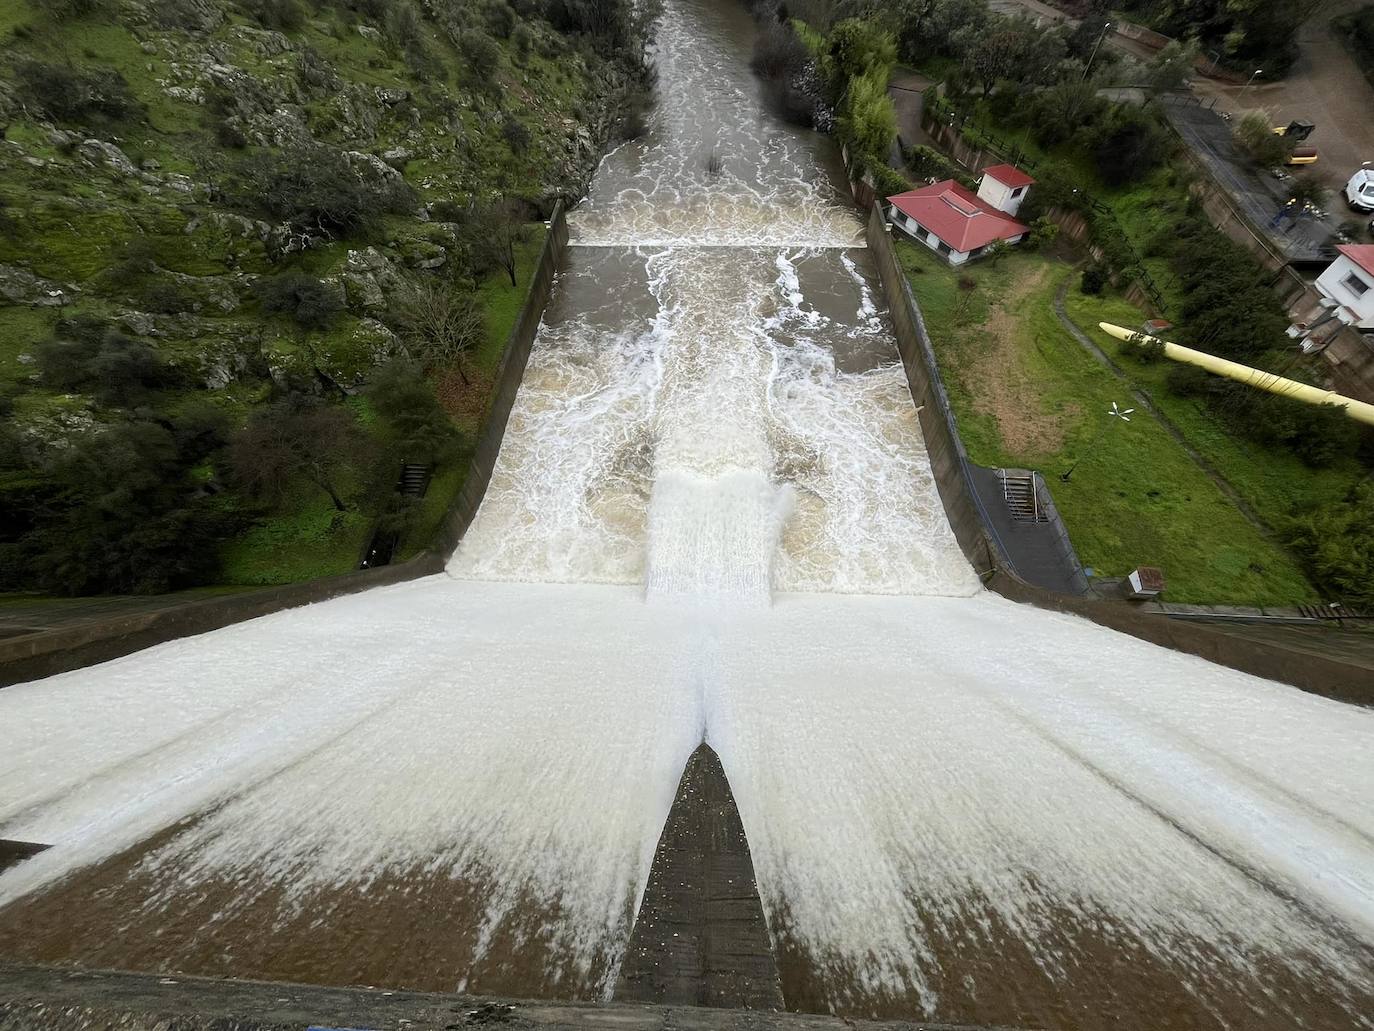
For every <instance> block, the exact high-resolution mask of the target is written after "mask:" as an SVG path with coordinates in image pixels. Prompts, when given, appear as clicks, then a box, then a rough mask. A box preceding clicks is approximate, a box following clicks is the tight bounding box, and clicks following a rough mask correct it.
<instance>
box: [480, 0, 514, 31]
mask: <svg viewBox="0 0 1374 1031" xmlns="http://www.w3.org/2000/svg"><path fill="white" fill-rule="evenodd" d="M482 15H483V20H484V21H485V22H486V23H487V31H488V32H490V33H491V34H492V35H493V36H495V37H496V38H497V39H510V38H511V33H513V32H514V31H515V26H516V23H517V19H516V17H515V10H514V9H513V8H512V7H511V5H510V4H508V3H506V2H505V0H494V2H491V3H488V4H487V5H486V8H485V9H484V10H483V12H482Z"/></svg>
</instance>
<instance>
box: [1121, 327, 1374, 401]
mask: <svg viewBox="0 0 1374 1031" xmlns="http://www.w3.org/2000/svg"><path fill="white" fill-rule="evenodd" d="M1098 325H1099V326H1101V327H1102V329H1103V331H1104V332H1107V333H1110V334H1111V335H1112V336H1114V337H1116V338H1117V339H1118V340H1141V341H1146V340H1153V341H1155V342H1157V343H1160V344H1163V345H1164V354H1165V356H1166V357H1168V358H1172V359H1173V360H1174V361H1176V362H1183V363H1185V364H1187V365H1196V366H1197V367H1198V368H1200V369H1206V370H1207V371H1208V372H1214V373H1216V374H1217V375H1218V376H1225V377H1226V378H1227V379H1233V380H1235V381H1236V382H1237V383H1244V384H1245V385H1246V386H1250V387H1256V388H1258V389H1260V390H1267V391H1269V393H1271V394H1282V395H1283V396H1284V397H1292V398H1296V399H1297V400H1299V401H1306V402H1307V403H1308V404H1313V405H1337V406H1338V407H1341V408H1344V409H1345V414H1346V415H1348V416H1350V418H1352V419H1356V420H1358V421H1359V422H1363V423H1368V424H1369V425H1370V426H1374V405H1371V404H1368V403H1366V402H1364V401H1356V400H1355V399H1354V398H1353V397H1346V396H1345V395H1344V394H1338V393H1336V392H1335V391H1334V390H1323V389H1322V388H1321V387H1313V386H1308V385H1307V384H1306V383H1299V382H1298V381H1297V380H1291V379H1284V378H1283V377H1282V376H1275V375H1274V374H1273V373H1271V372H1261V371H1260V370H1259V369H1252V368H1250V366H1248V365H1241V364H1240V363H1239V362H1231V361H1227V360H1226V359H1225V358H1218V357H1217V356H1216V355H1214V354H1208V353H1207V352H1205V351H1194V350H1193V349H1192V348H1191V347H1180V346H1179V345H1178V344H1171V343H1169V342H1168V341H1167V340H1160V339H1159V337H1152V336H1150V335H1148V334H1146V333H1140V332H1138V331H1136V330H1134V329H1122V328H1121V327H1120V326H1113V325H1112V324H1111V323H1110V322H1099V323H1098Z"/></svg>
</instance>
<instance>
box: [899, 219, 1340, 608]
mask: <svg viewBox="0 0 1374 1031" xmlns="http://www.w3.org/2000/svg"><path fill="white" fill-rule="evenodd" d="M899 254H900V256H901V259H902V262H903V265H904V266H905V267H906V268H907V270H908V273H909V275H910V279H911V283H912V286H913V289H914V290H915V292H916V296H917V298H918V300H919V301H920V303H921V305H922V308H923V310H924V311H925V314H926V317H927V320H928V322H929V324H930V329H931V333H932V336H933V337H934V341H935V346H936V352H937V355H938V356H939V358H940V362H941V367H942V372H943V373H944V376H945V381H946V384H947V385H948V387H949V391H950V397H951V400H952V401H953V403H954V406H955V412H956V416H957V418H958V422H959V429H960V433H961V434H962V435H963V438H964V441H965V443H966V445H967V446H968V449H969V454H970V456H971V457H972V458H973V460H974V461H976V462H979V463H982V464H985V465H994V466H1002V465H1006V466H1022V467H1028V468H1036V469H1040V470H1041V471H1042V472H1044V473H1046V474H1047V475H1048V476H1049V477H1050V483H1051V486H1052V489H1053V492H1054V497H1055V501H1056V503H1057V504H1058V506H1059V508H1060V510H1061V511H1062V512H1063V515H1064V518H1065V521H1066V522H1067V524H1068V528H1069V532H1070V534H1071V536H1072V538H1073V541H1074V545H1075V547H1076V548H1077V549H1078V552H1079V556H1080V557H1081V558H1082V560H1083V562H1084V563H1085V564H1086V565H1088V566H1091V567H1093V569H1094V570H1095V571H1096V572H1097V573H1098V574H1099V575H1119V574H1123V573H1125V572H1128V571H1129V570H1130V569H1132V568H1134V567H1135V566H1137V565H1141V564H1151V565H1158V566H1160V567H1161V568H1163V569H1164V571H1165V575H1166V576H1167V578H1168V581H1169V590H1168V596H1169V598H1170V599H1171V600H1174V601H1180V602H1182V601H1193V602H1215V603H1224V602H1231V603H1235V604H1283V603H1292V602H1297V601H1304V600H1308V599H1311V598H1312V597H1313V591H1312V588H1311V587H1310V585H1308V583H1307V582H1306V580H1305V578H1304V577H1303V576H1302V574H1301V572H1300V571H1299V569H1298V568H1297V566H1296V564H1295V563H1294V562H1293V560H1292V558H1291V557H1290V556H1289V555H1288V554H1287V553H1286V552H1285V551H1284V550H1283V549H1282V548H1280V547H1278V546H1277V545H1276V544H1274V543H1273V542H1272V541H1270V540H1269V539H1267V538H1266V537H1264V536H1263V535H1262V534H1261V533H1260V532H1259V531H1257V530H1256V529H1255V528H1254V527H1253V526H1251V525H1250V523H1248V522H1247V521H1246V520H1245V519H1244V518H1243V517H1242V516H1241V515H1240V513H1239V512H1238V511H1237V510H1236V509H1235V507H1234V506H1233V505H1232V504H1231V503H1230V501H1228V500H1227V498H1226V497H1225V496H1224V495H1223V494H1222V493H1221V492H1220V491H1219V490H1218V489H1217V487H1216V486H1215V485H1214V484H1213V483H1212V482H1211V481H1210V480H1209V479H1208V478H1207V476H1206V475H1205V474H1204V473H1203V472H1202V470H1200V469H1199V468H1198V467H1197V466H1196V465H1195V464H1194V463H1193V462H1192V460H1191V459H1190V458H1189V457H1188V455H1187V454H1186V453H1185V452H1184V451H1183V449H1182V448H1180V447H1179V446H1178V444H1177V443H1176V442H1175V441H1174V440H1173V439H1172V438H1171V437H1170V436H1168V434H1167V433H1166V432H1165V431H1164V430H1163V428H1162V427H1160V426H1159V425H1158V424H1157V423H1155V422H1154V421H1153V420H1152V419H1150V418H1148V417H1142V416H1136V417H1135V418H1134V419H1133V420H1132V422H1130V423H1129V424H1121V425H1119V426H1112V427H1111V428H1110V429H1109V430H1108V432H1107V434H1106V436H1105V437H1104V438H1103V439H1102V442H1101V444H1100V445H1099V446H1098V447H1097V449H1096V450H1094V451H1092V452H1090V453H1087V454H1086V455H1085V454H1084V451H1085V449H1086V448H1087V447H1088V445H1089V443H1090V442H1091V440H1092V439H1093V437H1094V436H1096V435H1097V433H1098V431H1099V430H1100V429H1101V427H1102V426H1103V424H1104V421H1105V415H1103V414H1101V413H1104V412H1105V411H1106V409H1107V408H1108V406H1109V405H1110V403H1111V402H1112V401H1118V402H1127V401H1129V398H1128V397H1127V396H1126V394H1125V392H1124V391H1123V389H1122V387H1121V385H1120V383H1119V381H1118V380H1116V378H1115V377H1113V376H1112V374H1111V373H1110V372H1108V371H1107V370H1105V369H1103V368H1102V367H1101V366H1100V365H1099V364H1098V363H1097V362H1096V361H1095V360H1094V359H1092V358H1091V357H1090V356H1088V355H1087V354H1085V353H1084V352H1083V350H1082V349H1081V348H1080V347H1079V345H1078V344H1077V343H1075V342H1074V341H1073V340H1072V338H1070V337H1069V336H1068V335H1067V334H1066V333H1065V332H1064V330H1063V327H1062V326H1060V324H1059V322H1058V320H1057V319H1056V318H1055V315H1054V311H1053V308H1052V306H1051V303H1052V299H1053V297H1054V293H1055V290H1056V289H1057V288H1058V285H1059V284H1060V282H1062V280H1063V278H1064V277H1065V276H1067V275H1069V274H1071V270H1070V269H1069V267H1068V266H1067V265H1066V264H1063V263H1062V262H1057V261H1053V260H1051V259H1048V258H1043V257H1040V256H1036V255H1030V254H1014V255H1012V256H1010V257H1008V258H1007V259H1006V260H1004V261H1003V262H1002V263H1001V264H1000V265H998V266H997V267H995V268H991V267H989V266H987V265H986V264H982V265H975V266H974V267H973V268H972V269H969V270H966V271H965V272H963V273H960V272H955V271H953V270H951V269H949V268H947V267H946V266H945V265H944V263H943V262H941V261H939V260H938V259H937V258H936V257H935V256H934V255H933V254H931V253H930V252H929V251H926V250H925V248H922V247H920V246H918V245H915V244H910V243H907V242H905V241H903V242H901V244H900V245H899ZM917 268H919V269H920V270H921V271H920V272H916V271H914V270H915V269H917ZM961 275H968V276H970V277H972V278H974V279H975V280H977V282H978V289H977V291H976V298H977V299H976V301H975V303H974V304H973V306H972V307H971V308H970V311H969V313H968V315H967V316H966V319H965V322H964V324H963V325H958V324H956V317H955V305H956V303H957V297H958V294H959V292H960V291H959V287H958V280H959V278H960V276H961ZM1028 282H1033V283H1034V284H1035V286H1034V288H1033V289H1030V290H1029V291H1028V292H1025V293H1024V295H1023V296H1019V297H1017V295H1018V293H1019V292H1020V291H1022V290H1024V289H1025V284H1027V283H1028ZM1008 297H1017V299H1015V300H1002V301H998V302H991V301H990V300H989V299H990V298H1003V299H1005V298H1008ZM1083 301H1084V302H1085V303H1083V304H1080V305H1079V309H1078V314H1080V315H1081V316H1082V317H1084V318H1085V319H1086V318H1088V317H1089V316H1090V315H1092V314H1093V313H1092V311H1090V310H1089V309H1090V308H1091V306H1092V305H1091V302H1092V301H1093V299H1091V298H1083ZM1099 303H1100V302H1099ZM999 308H1000V309H1001V310H1000V311H999ZM1108 314H1112V315H1113V317H1120V315H1121V313H1120V310H1119V309H1109V308H1106V307H1104V308H1103V309H1102V311H1101V313H1100V316H1099V317H1106V316H1107V315H1108ZM1137 318H1138V316H1137ZM989 323H992V324H993V327H994V331H993V332H989V328H988V327H989ZM989 359H991V360H989ZM990 379H996V380H998V382H997V383H996V384H995V385H993V386H995V389H993V387H992V386H990V383H989V380H990ZM994 394H995V395H997V396H999V397H1001V398H1002V399H1003V403H1004V404H1005V405H1007V406H1009V407H1008V408H1005V409H1003V410H1002V411H1001V413H1000V418H999V412H998V411H996V410H994V407H993V406H992V405H990V404H989V403H988V398H989V397H990V396H992V395H994ZM1123 407H1129V405H1126V404H1123ZM1013 426H1014V427H1019V428H1020V430H1022V431H1023V432H1017V433H1014V434H1013V433H1012V432H1011V431H1010V429H1009V427H1013ZM1080 457H1081V458H1082V460H1081V462H1080V463H1079V465H1078V466H1077V468H1076V470H1075V471H1074V474H1073V477H1072V479H1071V480H1070V481H1069V482H1068V483H1063V482H1061V481H1060V480H1058V479H1057V477H1056V476H1055V474H1057V473H1059V472H1061V471H1062V470H1064V469H1067V468H1068V467H1069V465H1070V464H1072V463H1073V462H1074V460H1075V459H1077V458H1080Z"/></svg>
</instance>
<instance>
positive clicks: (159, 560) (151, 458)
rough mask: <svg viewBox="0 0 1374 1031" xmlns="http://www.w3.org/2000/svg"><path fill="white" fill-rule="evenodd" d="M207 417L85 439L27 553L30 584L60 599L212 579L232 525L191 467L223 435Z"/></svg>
mask: <svg viewBox="0 0 1374 1031" xmlns="http://www.w3.org/2000/svg"><path fill="white" fill-rule="evenodd" d="M197 418H198V419H200V422H199V431H193V432H183V430H185V429H187V428H186V427H183V426H182V425H181V423H180V422H179V421H177V420H171V421H169V422H166V423H152V422H147V421H135V422H128V423H118V424H116V425H114V426H111V427H110V428H108V429H106V430H104V431H102V432H100V433H98V434H94V435H92V436H90V437H87V438H84V439H82V440H80V441H78V442H77V443H76V444H75V445H74V446H73V447H72V448H71V449H70V450H69V451H68V452H67V453H66V454H65V455H64V457H63V458H62V459H61V461H60V462H59V463H58V464H57V466H56V468H55V469H54V470H53V473H52V479H51V483H52V484H53V486H54V487H55V489H56V494H54V495H53V496H52V497H50V498H49V501H48V505H47V511H46V513H45V514H44V517H43V519H42V522H41V524H40V525H39V526H38V527H36V528H35V529H34V530H33V531H32V532H31V533H29V534H27V535H26V536H25V538H24V539H23V541H22V542H21V546H20V548H19V549H17V551H18V556H17V557H19V558H20V559H21V561H23V562H24V566H25V570H24V576H25V579H26V582H28V583H30V584H33V585H34V586H37V587H38V588H40V589H41V590H45V591H48V592H51V593H54V594H97V593H151V592H160V591H169V590H175V589H178V588H182V587H189V586H193V585H195V584H198V583H203V582H205V580H207V579H208V578H209V577H210V576H212V575H213V573H214V571H215V568H216V550H217V549H216V544H217V543H218V542H219V541H220V540H222V539H223V537H224V536H225V534H226V532H227V531H228V530H229V529H230V525H229V522H228V521H227V520H226V518H225V517H224V515H223V514H222V513H221V511H220V510H219V509H218V507H217V506H215V505H213V504H212V503H210V501H209V499H208V498H207V497H206V496H205V493H204V491H203V490H201V489H200V488H198V487H197V485H196V484H195V482H194V480H193V478H192V476H191V470H192V468H193V467H194V466H195V465H197V464H198V463H200V462H201V461H203V459H204V458H205V456H206V454H207V453H208V451H207V448H208V449H209V450H210V451H213V450H214V449H216V448H217V447H218V446H219V444H220V443H221V442H222V438H221V437H219V436H217V434H216V433H215V432H207V431H206V428H205V423H204V420H203V419H201V418H200V416H199V415H198V416H197Z"/></svg>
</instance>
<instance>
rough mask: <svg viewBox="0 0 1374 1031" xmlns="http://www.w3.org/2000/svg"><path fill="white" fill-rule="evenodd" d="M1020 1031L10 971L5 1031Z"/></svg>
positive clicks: (0, 998) (5, 967)
mask: <svg viewBox="0 0 1374 1031" xmlns="http://www.w3.org/2000/svg"><path fill="white" fill-rule="evenodd" d="M486 1025H500V1026H501V1027H503V1028H508V1029H509V1031H561V1029H588V1028H597V1029H599V1028H605V1029H608V1031H697V1029H700V1031H845V1029H847V1028H859V1029H863V1031H870V1029H871V1031H1015V1029H1011V1028H1004V1029H994V1028H982V1029H978V1028H973V1027H968V1026H963V1027H956V1026H955V1025H950V1024H927V1023H922V1022H915V1023H908V1022H905V1021H881V1022H879V1021H856V1020H849V1019H844V1018H840V1017H830V1016H813V1015H810V1014H799V1013H780V1012H767V1011H759V1010H732V1009H702V1008H695V1007H690V1006H679V1007H668V1006H636V1005H631V1004H624V1005H622V1004H614V1003H604V1004H597V1003H572V1002H567V1003H558V1002H536V1001H520V1000H506V999H486V998H478V997H475V996H470V995H446V994H437V993H427V992H408V991H384V990H380V989H375V988H321V987H315V986H311V985H298V984H282V983H274V982H266V981H220V980H214V979H210V978H187V977H177V976H170V977H168V976H159V975H157V974H128V973H119V972H114V971H77V970H64V969H58V968H55V967H41V966H20V965H12V964H0V1031H91V1029H92V1028H111V1029H114V1028H118V1029H120V1031H167V1029H168V1028H173V1027H174V1028H176V1029H177V1031H278V1029H280V1031H287V1029H290V1031H301V1028H303V1027H307V1026H309V1027H322V1028H355V1029H363V1028H372V1029H376V1031H382V1029H396V1031H401V1029H405V1031H422V1029H425V1031H428V1029H437V1028H466V1027H482V1026H486Z"/></svg>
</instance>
